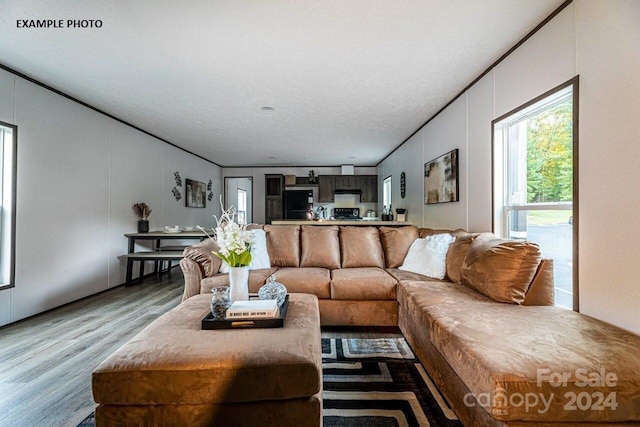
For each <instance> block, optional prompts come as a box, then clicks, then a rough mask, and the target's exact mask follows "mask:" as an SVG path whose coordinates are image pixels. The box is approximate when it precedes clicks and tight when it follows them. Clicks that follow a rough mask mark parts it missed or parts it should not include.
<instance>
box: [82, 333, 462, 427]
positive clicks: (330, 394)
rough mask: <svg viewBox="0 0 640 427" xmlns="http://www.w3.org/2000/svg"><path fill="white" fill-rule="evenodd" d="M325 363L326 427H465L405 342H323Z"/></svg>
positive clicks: (85, 426)
mask: <svg viewBox="0 0 640 427" xmlns="http://www.w3.org/2000/svg"><path fill="white" fill-rule="evenodd" d="M322 362H323V363H322V365H323V376H322V379H323V389H324V391H323V395H322V396H323V422H324V427H356V426H357V427H363V426H366V427H391V426H393V427H414V426H415V427H425V426H431V427H462V423H460V421H458V419H457V418H456V416H455V414H454V413H453V411H452V410H451V409H450V408H449V406H447V404H446V402H445V401H444V398H443V397H442V396H441V395H440V392H439V391H438V389H437V388H436V386H435V385H434V384H433V382H432V381H431V378H429V376H428V375H427V373H426V371H425V370H424V368H423V367H422V365H421V364H420V362H419V361H418V360H417V359H416V357H415V356H414V354H413V352H412V351H411V348H410V347H409V345H408V344H407V342H406V341H405V340H404V338H376V339H344V338H337V339H333V338H332V339H328V338H323V339H322ZM94 425H95V422H94V418H93V414H91V415H90V416H89V417H87V419H85V420H84V421H83V422H82V423H81V424H79V425H78V427H93V426H94Z"/></svg>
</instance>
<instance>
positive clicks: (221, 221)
mask: <svg viewBox="0 0 640 427" xmlns="http://www.w3.org/2000/svg"><path fill="white" fill-rule="evenodd" d="M220 208H221V210H222V214H221V215H220V218H218V217H216V216H215V215H213V218H214V219H215V220H216V228H215V229H213V235H210V234H209V233H207V231H206V230H205V229H204V228H203V227H201V226H199V225H198V226H197V227H196V228H197V229H198V230H201V231H203V232H204V233H205V234H206V235H207V237H209V238H210V239H211V240H213V241H214V242H215V244H216V245H218V247H219V248H220V251H219V252H215V251H214V252H213V254H214V255H215V256H217V257H218V258H220V259H221V260H223V261H224V262H226V263H227V264H228V265H229V267H247V266H248V265H249V264H251V237H252V236H251V232H249V230H247V225H246V224H242V225H239V224H238V223H237V222H236V221H235V220H234V218H235V216H236V208H235V207H234V206H231V207H230V208H229V209H227V210H225V209H224V206H223V204H222V196H221V197H220Z"/></svg>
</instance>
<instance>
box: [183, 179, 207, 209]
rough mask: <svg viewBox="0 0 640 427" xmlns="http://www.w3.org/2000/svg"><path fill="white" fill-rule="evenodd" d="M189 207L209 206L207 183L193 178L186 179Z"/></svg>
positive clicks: (187, 203)
mask: <svg viewBox="0 0 640 427" xmlns="http://www.w3.org/2000/svg"><path fill="white" fill-rule="evenodd" d="M185 181H186V187H187V197H186V199H185V203H186V206H187V207H188V208H204V207H206V206H207V184H205V183H204V182H200V181H194V180H192V179H186V180H185Z"/></svg>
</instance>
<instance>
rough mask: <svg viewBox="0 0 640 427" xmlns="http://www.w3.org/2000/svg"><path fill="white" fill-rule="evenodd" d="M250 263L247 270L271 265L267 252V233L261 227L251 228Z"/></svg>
mask: <svg viewBox="0 0 640 427" xmlns="http://www.w3.org/2000/svg"><path fill="white" fill-rule="evenodd" d="M251 233H252V234H253V235H252V236H251V264H249V270H257V269H259V268H269V267H271V259H269V252H267V233H265V231H264V230H262V229H255V230H251Z"/></svg>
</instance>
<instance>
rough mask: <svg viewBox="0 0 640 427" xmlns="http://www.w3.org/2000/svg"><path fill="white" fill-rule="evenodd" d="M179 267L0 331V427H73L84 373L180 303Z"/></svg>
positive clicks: (82, 400)
mask: <svg viewBox="0 0 640 427" xmlns="http://www.w3.org/2000/svg"><path fill="white" fill-rule="evenodd" d="M183 287H184V279H183V277H182V272H181V271H180V268H179V267H176V268H173V269H172V273H171V275H170V276H164V278H163V279H162V280H157V279H154V278H147V279H145V280H144V281H143V283H142V284H140V285H135V286H132V287H129V288H125V287H124V286H120V287H118V288H114V289H111V290H109V291H106V292H103V293H101V294H98V295H93V296H91V297H88V298H85V299H83V300H80V301H76V302H73V303H71V304H68V305H65V306H63V307H60V308H56V309H54V310H51V311H48V312H46V313H43V314H39V315H37V316H34V317H31V318H29V319H25V320H23V321H20V322H17V323H14V324H12V325H8V326H4V327H2V328H0V396H1V397H0V427H4V426H7V427H9V426H10V427H27V426H28V427H39V426H42V427H45V426H46V427H50V426H56V427H65V426H68V427H76V426H77V425H78V424H79V423H80V422H81V421H82V420H83V419H85V418H86V417H87V416H88V415H89V414H90V413H91V412H92V411H93V410H94V408H95V403H94V402H93V397H92V394H91V372H92V371H93V370H94V369H95V368H96V367H97V366H98V365H99V364H100V362H102V361H103V360H104V359H106V358H107V356H109V355H110V354H111V353H112V352H113V351H114V350H116V349H117V348H119V347H120V346H121V345H122V344H124V343H125V342H126V341H128V340H129V339H130V338H131V337H132V336H134V335H135V334H136V333H137V332H139V331H140V330H142V329H143V328H144V327H145V326H147V325H148V324H149V323H151V322H152V321H153V320H154V319H155V318H157V317H158V316H160V315H161V314H163V313H166V312H167V311H169V310H170V309H172V308H173V307H175V306H176V305H178V304H179V303H180V301H181V299H182V291H183ZM401 336H402V334H401V333H400V331H399V330H398V329H397V328H388V327H385V328H376V327H364V328H359V327H324V328H322V337H323V338H335V337H343V338H380V337H401Z"/></svg>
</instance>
